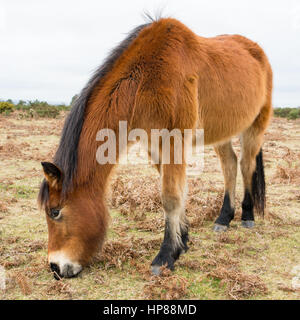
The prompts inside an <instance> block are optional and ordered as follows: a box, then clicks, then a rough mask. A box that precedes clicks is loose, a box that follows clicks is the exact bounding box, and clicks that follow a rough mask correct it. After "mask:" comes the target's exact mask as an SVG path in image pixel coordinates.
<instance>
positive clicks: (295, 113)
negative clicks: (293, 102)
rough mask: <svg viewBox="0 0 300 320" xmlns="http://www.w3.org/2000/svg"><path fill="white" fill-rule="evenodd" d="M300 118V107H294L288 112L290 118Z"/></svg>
mask: <svg viewBox="0 0 300 320" xmlns="http://www.w3.org/2000/svg"><path fill="white" fill-rule="evenodd" d="M297 118H300V109H293V110H291V111H290V112H289V114H288V119H289V120H294V119H297Z"/></svg>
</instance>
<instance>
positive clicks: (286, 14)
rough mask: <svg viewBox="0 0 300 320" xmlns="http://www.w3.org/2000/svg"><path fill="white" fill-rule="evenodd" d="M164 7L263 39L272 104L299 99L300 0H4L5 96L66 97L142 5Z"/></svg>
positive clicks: (168, 12)
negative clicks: (271, 81)
mask: <svg viewBox="0 0 300 320" xmlns="http://www.w3.org/2000/svg"><path fill="white" fill-rule="evenodd" d="M161 9H162V11H163V15H164V16H172V17H174V18H177V19H179V20H181V21H182V22H183V23H185V24H186V25H187V26H188V27H190V28H191V29H192V30H193V31H194V32H195V33H197V34H199V35H201V36H208V37H209V36H214V35H217V34H224V33H239V34H242V35H244V36H247V37H249V38H250V39H252V40H254V41H256V42H258V43H259V44H260V45H261V46H262V47H263V48H264V50H265V51H266V53H267V55H268V57H269V59H270V62H271V65H272V67H273V72H274V87H275V88H274V106H300V1H299V0H294V1H293V0H290V1H289V0H285V1H284V0H281V1H275V0H258V1H257V0H248V1H245V0H243V1H238V0H226V1H222V0H218V1H217V0H206V1H204V0H160V1H159V0H123V1H121V0H119V1H116V0H110V1H109V0H105V1H103V0H98V1H93V0H84V1H82V0H79V1H78V0H77V1H75V0H73V1H67V0H59V1H57V0H51V1H50V0H43V1H42V0H40V1H38V0H19V1H18V0H4V1H3V0H0V98H2V99H8V98H11V99H24V100H34V99H39V100H46V101H49V102H65V103H69V102H70V100H71V98H72V96H73V95H74V94H76V93H78V92H79V91H80V89H81V88H82V87H83V86H84V84H85V83H86V82H87V80H88V79H89V77H90V76H91V74H92V72H93V71H94V70H95V68H96V67H97V66H98V65H100V64H101V63H102V61H103V59H104V58H105V57H106V55H107V53H108V52H109V50H110V49H111V48H113V47H114V46H115V45H116V44H117V43H118V42H119V41H121V40H122V39H123V38H124V37H125V34H126V33H127V32H129V31H130V30H131V29H132V28H133V27H135V26H137V25H139V24H141V23H143V22H144V20H143V18H142V13H143V11H145V10H146V11H148V12H150V13H155V12H157V11H159V10H161Z"/></svg>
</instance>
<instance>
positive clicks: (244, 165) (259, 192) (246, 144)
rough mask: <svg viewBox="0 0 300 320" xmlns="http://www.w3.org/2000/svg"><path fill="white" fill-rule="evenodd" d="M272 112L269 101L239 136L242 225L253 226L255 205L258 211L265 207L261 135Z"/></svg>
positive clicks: (260, 211) (262, 211) (262, 210)
mask: <svg viewBox="0 0 300 320" xmlns="http://www.w3.org/2000/svg"><path fill="white" fill-rule="evenodd" d="M271 114H272V107H271V103H270V102H269V103H267V104H265V105H264V106H263V108H262V109H261V111H260V114H259V115H258V116H257V118H256V119H255V121H254V122H253V124H252V125H251V127H249V128H248V129H247V130H246V131H245V132H243V134H242V136H241V144H242V158H241V171H242V175H243V181H244V200H243V202H242V226H243V227H245V228H252V227H253V226H254V213H253V208H254V207H255V208H256V210H257V212H258V213H261V214H262V215H263V214H264V209H265V175H264V166H263V154H262V144H263V136H264V132H265V131H266V128H267V126H268V124H269V120H270V117H271Z"/></svg>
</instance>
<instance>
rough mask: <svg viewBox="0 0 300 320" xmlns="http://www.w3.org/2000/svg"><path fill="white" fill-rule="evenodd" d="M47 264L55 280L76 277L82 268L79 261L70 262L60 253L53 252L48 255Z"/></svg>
mask: <svg viewBox="0 0 300 320" xmlns="http://www.w3.org/2000/svg"><path fill="white" fill-rule="evenodd" d="M49 266H50V269H51V271H52V272H53V276H54V278H55V279H56V280H60V279H61V278H73V277H76V276H77V275H78V274H79V273H80V271H81V270H82V266H81V265H80V264H79V263H76V262H72V261H71V260H69V259H68V258H67V257H66V256H65V255H64V254H62V253H58V252H56V253H53V254H51V255H50V256H49Z"/></svg>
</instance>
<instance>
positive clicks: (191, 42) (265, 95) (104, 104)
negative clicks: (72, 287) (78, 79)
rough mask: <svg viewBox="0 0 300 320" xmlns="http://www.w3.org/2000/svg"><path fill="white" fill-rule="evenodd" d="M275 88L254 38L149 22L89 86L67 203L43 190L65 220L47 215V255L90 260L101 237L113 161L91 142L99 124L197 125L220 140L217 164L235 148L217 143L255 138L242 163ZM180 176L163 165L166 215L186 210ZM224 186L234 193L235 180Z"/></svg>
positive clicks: (257, 142)
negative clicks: (102, 160)
mask: <svg viewBox="0 0 300 320" xmlns="http://www.w3.org/2000/svg"><path fill="white" fill-rule="evenodd" d="M271 91H272V71H271V67H270V65H269V63H268V60H267V58H266V56H265V54H264V52H263V50H262V49H261V48H260V47H259V46H258V45H257V44H256V43H254V42H252V41H250V40H248V39H246V38H244V37H242V36H238V35H233V36H230V35H223V36H218V37H215V38H203V37H199V36H197V35H196V34H194V33H193V32H192V31H191V30H189V29H188V28H187V27H186V26H184V25H183V24H182V23H180V22H179V21H177V20H174V19H160V20H159V21H156V22H153V23H152V24H150V25H148V26H146V27H145V28H144V29H142V30H141V31H140V33H139V35H138V37H137V38H136V39H134V40H133V41H132V42H131V43H130V45H129V46H128V48H127V49H126V50H125V51H124V53H123V54H122V55H121V56H120V57H119V59H118V60H117V61H116V62H115V63H114V65H113V66H112V68H111V70H110V71H109V72H107V74H106V75H105V76H104V77H103V79H101V86H100V84H98V85H96V86H95V88H94V89H93V92H92V94H91V97H90V99H89V103H88V105H87V107H86V110H85V120H84V123H83V127H82V131H81V135H80V141H79V146H78V151H77V154H78V166H77V171H76V175H75V176H74V178H73V190H72V191H70V192H69V194H68V197H67V200H64V202H63V203H61V202H60V201H62V200H61V199H60V198H59V195H58V194H57V193H56V195H55V196H54V194H55V191H54V190H53V188H52V186H49V188H50V190H49V193H50V203H49V207H51V206H54V205H57V203H59V205H60V206H61V207H63V208H64V209H63V210H64V218H63V221H61V222H56V221H52V220H51V219H50V218H49V217H47V221H48V227H49V251H51V250H57V249H58V248H67V249H66V250H68V251H69V252H72V256H74V259H75V258H76V259H77V260H78V261H82V262H83V263H86V262H87V261H88V260H89V258H90V257H91V256H92V255H93V253H94V252H95V250H96V249H97V248H98V245H99V244H101V243H102V242H103V240H104V235H105V230H106V226H107V220H108V213H107V210H106V209H105V205H104V200H103V198H104V193H105V188H106V186H107V183H108V181H109V176H110V174H111V171H112V168H113V165H99V164H97V162H96V157H95V155H96V150H97V148H98V147H99V145H100V143H101V142H97V141H96V138H95V137H96V133H97V132H98V130H100V129H102V128H111V129H113V130H115V132H116V136H118V124H119V121H120V120H127V121H128V130H131V129H134V128H142V129H145V130H146V131H147V132H150V130H151V129H153V128H156V129H162V128H167V129H169V130H171V129H173V128H179V129H181V130H183V129H188V128H203V129H204V133H205V144H217V145H219V147H216V150H217V153H218V154H219V155H220V156H221V159H223V160H222V163H223V162H224V163H225V162H226V155H227V154H229V155H232V153H231V151H230V148H231V147H230V148H229V149H228V148H227V149H226V148H222V147H220V146H221V145H222V144H224V145H226V143H228V142H229V141H230V139H231V137H233V136H235V135H238V134H243V136H244V145H245V148H247V146H248V145H249V144H254V147H253V148H252V147H251V148H250V149H251V150H250V149H249V150H248V149H247V150H248V151H247V152H250V154H251V155H247V152H246V151H245V152H244V158H243V159H245V157H246V158H247V159H248V158H249V157H250V158H251V161H252V160H253V159H255V156H256V154H257V153H258V151H259V149H260V147H261V144H262V135H263V132H264V131H265V129H266V127H267V124H268V121H269V119H270V116H271ZM117 142H118V141H117ZM227 146H229V145H228V144H227ZM230 146H231V145H230ZM245 148H244V149H245ZM227 151H228V152H227ZM222 154H223V156H222ZM230 157H232V159H234V160H233V161H234V162H236V160H235V158H234V156H230ZM242 161H243V160H242ZM249 161H250V160H249ZM249 161H248V160H247V163H249ZM251 161H250V162H251ZM227 162H228V161H227ZM172 166H173V167H172ZM183 166H184V165H183ZM235 166H236V164H235V165H234V167H235ZM158 167H159V166H158ZM242 167H243V171H244V181H245V184H246V185H247V184H248V180H249V177H250V175H251V176H252V174H253V170H254V169H253V166H252V164H251V166H250V167H249V168H247V169H245V166H244V165H243V164H242ZM226 170H227V169H226V168H225V167H224V175H225V177H226V176H228V177H229V176H230V174H227V173H226ZM247 170H248V171H247ZM231 171H232V170H231V169H230V172H231ZM233 171H236V167H235V169H234V170H233ZM246 171H247V172H246ZM228 179H229V178H227V179H225V180H227V181H226V182H225V185H226V184H229V182H228ZM184 180H185V170H182V168H181V167H180V168H177V167H176V166H174V165H172V164H171V165H170V167H168V166H164V168H163V203H164V207H165V211H166V212H168V211H174V208H175V207H178V206H180V207H182V208H183V205H182V203H181V202H182V201H183V197H182V192H183V188H184ZM227 188H229V189H231V191H230V192H232V193H234V191H233V188H234V187H233V186H229V185H228V186H227ZM180 219H181V220H182V219H183V220H184V218H180ZM176 228H177V227H175V229H176ZM176 232H180V231H178V230H177V231H176ZM75 248H76V250H75Z"/></svg>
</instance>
